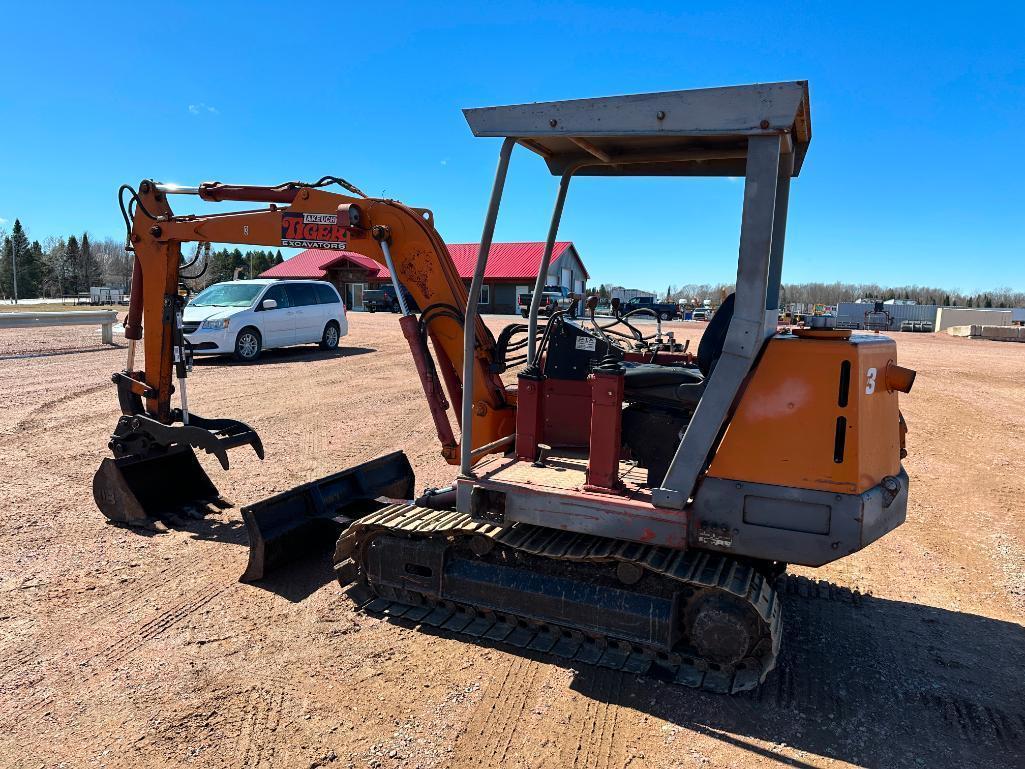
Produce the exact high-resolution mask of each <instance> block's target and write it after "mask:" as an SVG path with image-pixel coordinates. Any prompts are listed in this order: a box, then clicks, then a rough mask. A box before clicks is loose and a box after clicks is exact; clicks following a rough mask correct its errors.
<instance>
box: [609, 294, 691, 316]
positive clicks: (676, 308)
mask: <svg viewBox="0 0 1025 769" xmlns="http://www.w3.org/2000/svg"><path fill="white" fill-rule="evenodd" d="M641 307H644V308H646V309H648V310H652V311H653V312H655V313H657V314H658V317H659V319H660V320H676V319H677V318H679V317H680V305H678V304H676V303H675V302H656V301H655V297H653V296H635V297H634V298H633V299H631V300H629V301H628V302H627V303H626V304H624V305H623V306H622V307H621V308H620V313H622V314H625V313H628V312H631V311H632V310H637V309H640V308H641Z"/></svg>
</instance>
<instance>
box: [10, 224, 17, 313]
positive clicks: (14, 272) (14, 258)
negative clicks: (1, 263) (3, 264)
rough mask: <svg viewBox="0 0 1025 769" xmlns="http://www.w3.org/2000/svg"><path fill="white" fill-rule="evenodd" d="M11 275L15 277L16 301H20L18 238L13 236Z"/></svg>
mask: <svg viewBox="0 0 1025 769" xmlns="http://www.w3.org/2000/svg"><path fill="white" fill-rule="evenodd" d="M11 275H12V276H13V277H14V303H15V304H17V303H18V239H17V238H15V237H14V236H13V233H12V236H11Z"/></svg>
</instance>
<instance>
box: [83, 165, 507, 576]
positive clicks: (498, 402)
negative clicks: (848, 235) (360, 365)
mask: <svg viewBox="0 0 1025 769" xmlns="http://www.w3.org/2000/svg"><path fill="white" fill-rule="evenodd" d="M331 183H338V184H341V185H342V186H343V187H345V188H346V190H347V191H349V192H351V193H352V194H351V195H349V194H339V193H337V192H332V191H328V190H325V189H323V186H325V185H326V184H331ZM124 192H127V193H128V194H129V197H130V200H129V203H128V205H127V206H125V205H122V210H123V211H124V213H125V218H126V225H127V227H128V230H129V231H128V244H127V246H128V248H129V250H131V251H134V253H135V264H134V270H133V286H132V293H131V300H130V305H129V313H128V319H127V321H126V323H125V336H126V337H127V339H128V342H129V351H128V362H127V365H126V367H125V369H124V370H123V371H120V372H117V373H115V374H114V375H113V377H112V379H113V381H114V382H115V384H116V385H117V389H118V400H119V404H120V406H121V411H122V416H121V418H120V419H119V421H118V424H117V427H116V428H115V431H114V433H113V435H112V437H111V441H110V444H109V445H110V448H111V451H112V453H113V455H114V456H113V458H109V459H105V460H104V461H103V462H102V464H101V467H100V470H99V471H98V472H97V473H96V476H95V478H94V481H93V493H94V498H95V500H96V503H97V506H98V507H99V508H100V510H101V511H102V512H103V513H104V515H106V516H107V518H109V519H110V520H111V521H114V522H118V523H129V524H140V525H152V524H153V521H154V519H156V518H161V517H166V516H167V515H168V514H170V515H172V516H174V515H177V514H180V513H181V512H183V511H184V512H186V513H194V512H195V511H196V510H198V509H202V508H203V507H204V506H205V505H207V504H213V505H215V506H223V505H224V504H226V503H225V502H224V500H222V499H221V498H220V495H219V494H218V492H217V489H216V487H215V486H214V484H213V483H212V482H211V481H210V479H209V478H208V477H207V475H206V473H205V472H204V471H203V468H202V466H201V465H200V463H199V462H198V460H197V458H196V456H195V449H202V450H203V451H205V452H207V453H210V454H213V455H214V456H216V457H217V459H218V460H219V462H220V464H221V465H222V467H223V468H224V469H227V468H228V454H227V452H228V450H230V449H232V448H237V447H240V446H246V445H249V446H252V448H253V449H254V450H255V451H256V453H257V455H258V456H259V457H260V458H261V459H262V458H263V447H262V443H261V441H260V438H259V436H258V435H257V433H256V431H255V430H253V429H252V428H250V427H249V426H248V425H246V424H244V423H242V422H237V421H235V420H230V419H205V418H203V417H199V416H198V415H196V414H192V413H190V411H189V408H188V399H187V391H186V378H187V374H188V369H189V351H188V349H187V345H186V344H185V342H184V339H183V335H182V319H181V314H182V309H183V307H184V305H185V299H184V291H183V290H182V286H181V282H182V279H183V272H182V269H183V265H182V257H181V246H182V244H183V243H187V242H196V243H206V244H209V243H237V244H245V245H247V246H256V245H260V246H278V247H291V248H320V249H325V250H331V251H339V252H344V251H350V250H351V251H357V252H358V253H360V254H362V255H364V256H368V257H370V258H372V259H374V260H376V261H378V262H379V263H381V264H382V265H383V266H385V267H387V268H388V270H389V272H390V273H391V275H392V280H393V281H394V282H395V284H396V289H397V293H398V294H399V295H400V296H401V295H402V291H401V290H399V289H401V288H404V289H405V291H407V292H408V293H409V295H410V296H412V298H413V299H414V300H415V301H416V303H417V305H418V306H419V307H421V308H423V310H422V312H421V315H420V317H419V318H417V317H415V316H413V315H412V314H410V313H408V312H406V313H404V315H403V317H402V318H401V319H400V326H401V328H402V331H403V335H404V336H405V338H406V340H407V342H408V343H409V346H410V351H411V353H412V356H413V360H414V363H415V368H416V371H417V373H418V376H419V377H420V381H421V384H422V386H423V390H424V393H425V395H426V397H427V400H428V403H429V405H430V411H431V414H432V417H433V419H434V423H435V427H436V429H437V432H438V437H439V441H440V443H441V448H442V454H443V456H444V457H445V459H446V460H447V461H448V462H450V463H453V464H455V463H458V462H459V461H460V446H459V445H458V443H457V441H456V438H455V435H454V431H453V429H452V425H451V422H450V420H449V414H448V411H449V408H450V406H449V404H450V403H459V402H461V400H462V397H463V382H462V371H463V362H464V359H463V315H464V309H465V306H466V298H467V293H466V289H465V287H464V285H463V282H462V279H461V278H460V276H459V273H458V271H457V269H456V266H455V264H454V263H453V262H452V259H451V257H450V256H449V253H448V249H447V247H446V246H445V243H444V241H443V240H442V239H441V236H440V235H439V234H438V232H437V230H436V229H435V228H434V217H433V214H432V213H431V212H430V211H429V210H427V209H415V208H410V207H408V206H405V205H403V204H402V203H399V202H397V201H394V200H385V199H377V198H369V197H366V196H364V195H363V194H362V193H361V192H360V191H359V190H358V189H357V188H355V187H353V186H352V185H350V184H348V183H347V182H345V181H344V180H340V179H336V178H334V177H324V179H321V180H320V181H318V182H316V183H314V184H304V183H301V182H287V183H285V184H280V185H277V186H273V187H267V186H251V185H230V184H222V183H219V182H206V183H203V184H201V185H199V186H198V187H179V186H176V185H164V184H160V183H157V182H153V181H151V180H144V181H143V182H142V183H141V184H140V185H139V189H138V191H137V192H136V191H135V190H132V189H131V188H129V187H127V186H125V187H123V188H122V193H124ZM170 195H196V196H198V197H199V198H201V199H203V200H206V201H210V202H224V201H244V202H250V203H266V204H268V206H267V207H266V208H261V209H257V210H247V211H239V212H232V213H221V214H211V215H205V216H204V215H193V214H189V215H184V216H179V215H175V214H174V213H173V212H172V210H171V207H170V205H169V200H168V198H169V196H170ZM185 266H186V267H187V266H188V265H185ZM474 325H475V329H474V334H475V338H476V345H475V349H474V360H473V367H472V370H473V376H472V381H471V382H470V383H469V385H468V386H469V387H470V388H471V391H472V393H473V400H474V404H475V408H474V411H473V421H474V431H473V435H474V441H473V447H472V449H473V450H472V452H471V453H472V457H473V461H476V460H477V459H479V458H480V457H482V456H484V455H485V454H486V453H488V452H489V451H496V450H500V449H501V448H502V447H504V446H507V445H509V444H511V443H512V440H513V437H512V436H513V433H514V426H515V405H514V404H513V403H511V402H510V398H509V397H507V395H506V392H505V389H504V387H503V385H502V382H501V379H500V378H499V370H500V368H501V367H500V366H496V343H495V339H494V337H493V336H492V334H491V332H490V331H489V330H488V328H487V327H486V326H485V325H484V323H483V322H482V321H481V320H480V319H479V318H478V319H475V322H474ZM143 329H145V330H146V333H145V334H143ZM140 339H141V340H142V343H143V353H144V365H143V366H142V368H137V367H136V363H135V361H136V344H137V342H138V340H140ZM428 340H430V342H431V346H430V347H429V346H428ZM431 347H433V353H432V350H431ZM176 383H177V385H176ZM176 392H177V393H178V395H179V398H180V407H177V408H176V407H175V406H174V404H173V396H174V394H175V393H176ZM459 418H460V414H459V413H458V412H457V413H456V420H457V423H458V422H459ZM385 464H386V465H387V467H386V468H385V470H384V471H383V472H382V470H381V467H380V462H378V464H376V465H374V467H373V468H371V467H367V468H364V470H363V471H362V472H361V471H360V469H359V468H354V469H353V470H352V471H349V472H348V474H347V475H346V477H347V478H349V479H350V480H351V479H352V478H356V481H355V482H353V483H350V486H352V489H350V492H351V493H355V491H353V489H357V488H358V490H359V494H360V495H362V496H360V497H358V498H360V499H373V498H374V497H377V496H381V495H383V494H384V493H385V492H386V491H389V490H390V491H394V490H395V489H396V488H405V487H406V486H409V487H410V488H411V483H412V476H411V472H412V471H411V470H409V468H408V462H406V461H405V458H404V457H402V458H401V460H400V459H398V458H395V459H393V460H391V462H390V463H385ZM407 474H409V480H408V482H404V481H403V480H402V479H403V478H405V477H406V475H407ZM370 477H374V478H377V479H379V481H380V482H378V483H376V484H374V483H369V482H368V481H367V478H370ZM351 493H350V496H351ZM332 499H333V502H332V504H331V505H330V506H329V507H323V506H321V508H318V509H317V510H315V511H314V512H313V513H312V514H311V513H310V512H309V510H306V511H305V512H304V513H303V514H302V515H294V516H292V519H291V520H289V519H288V517H287V516H286V517H285V519H282V509H283V508H282V506H281V505H280V504H279V505H274V506H268V505H262V506H261V505H255V506H252V508H251V509H249V510H248V512H247V515H246V518H247V521H246V522H247V525H248V526H249V529H250V533H251V540H252V541H253V542H254V543H261V544H260V547H261V548H262V547H263V544H262V543H266V542H267V541H268V540H272V539H273V538H274V537H275V536H281V537H283V538H285V539H288V540H289V541H300V540H303V537H301V536H296V535H295V532H291V531H287V532H286V530H287V529H289V528H290V526H289V524H294V525H295V527H298V528H302V527H304V526H307V527H308V526H310V525H313V524H311V523H310V522H311V521H313V520H315V519H316V520H323V519H334V518H336V517H337V516H338V514H339V510H340V509H342V508H344V507H345V506H346V505H348V504H349V503H350V502H352V501H353V500H352V499H350V498H345V499H342V498H341V497H339V496H338V495H337V494H336V495H335V497H333V498H332ZM271 509H273V517H274V521H273V524H268V527H266V530H264V531H262V532H261V517H260V516H261V514H267V515H271V513H267V512H266V511H268V510H271ZM270 530H274V531H275V532H277V535H272V534H269V533H268V532H269V531H270ZM332 541H333V538H332ZM280 549H281V548H277V550H280ZM267 560H269V561H270V560H273V561H280V560H284V559H283V558H282V557H280V555H276V556H275V557H274V558H272V559H267ZM255 561H256V562H258V563H261V564H262V563H263V561H264V559H263V558H261V557H257V558H256V559H255ZM257 572H261V573H262V567H253V566H251V568H250V569H249V570H248V571H247V574H248V575H249V576H250V577H253V575H254V574H256V573H257Z"/></svg>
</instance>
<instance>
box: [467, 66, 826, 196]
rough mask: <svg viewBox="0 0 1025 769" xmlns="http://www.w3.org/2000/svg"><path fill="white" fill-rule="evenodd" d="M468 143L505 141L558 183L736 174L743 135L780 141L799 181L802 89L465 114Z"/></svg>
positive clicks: (638, 97) (804, 110)
mask: <svg viewBox="0 0 1025 769" xmlns="http://www.w3.org/2000/svg"><path fill="white" fill-rule="evenodd" d="M463 114H464V115H465V116H466V122H467V123H469V124H470V130H471V131H473V134H474V136H500V137H512V138H515V139H516V140H517V142H518V143H519V144H521V145H522V146H524V147H526V148H527V149H529V150H531V151H533V152H536V153H537V154H538V155H540V156H541V157H543V158H544V160H545V162H546V163H547V164H548V168H549V170H550V171H551V172H552V173H553V174H555V175H557V176H561V175H562V174H564V173H566V172H569V171H572V172H573V173H574V174H575V175H581V176H744V171H745V168H746V164H747V139H748V137H749V136H759V135H765V134H774V133H775V134H783V135H785V136H787V137H789V142H784V143H783V151H784V152H789V151H792V152H793V153H794V171H793V175H794V176H797V175H798V174H799V173H800V170H801V165H802V163H803V161H804V156H805V153H806V152H807V151H808V144H809V143H810V141H811V113H810V110H809V105H808V81H806V80H796V81H790V82H783V83H759V84H755V85H741V86H729V87H725V88H700V89H696V90H688V91H666V92H664V93H646V94H634V95H630V96H609V97H604V98H597V99H572V100H569V101H550V102H537V103H534V104H516V105H510V106H505V107H480V108H476V109H465V110H463Z"/></svg>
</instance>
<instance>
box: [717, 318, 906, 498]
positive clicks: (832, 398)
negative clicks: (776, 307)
mask: <svg viewBox="0 0 1025 769" xmlns="http://www.w3.org/2000/svg"><path fill="white" fill-rule="evenodd" d="M896 360H897V349H896V344H895V343H894V341H893V340H892V339H890V338H888V337H885V336H875V335H873V336H868V335H853V336H851V337H850V338H849V339H800V338H797V337H796V336H791V335H780V336H777V337H775V338H773V339H772V340H770V341H769V343H768V345H767V346H766V350H765V353H764V354H763V356H762V358H761V360H760V361H759V362H758V364H757V368H756V369H755V372H754V374H753V375H752V377H751V379H750V381H749V382H748V384H747V387H746V388H745V389H744V391H743V394H742V395H741V397H740V402H739V405H738V406H737V409H736V412H735V413H734V415H733V418H732V420H731V421H730V424H729V426H728V427H727V429H726V432H725V434H724V436H723V439H722V442H721V443H720V445H719V448H718V451H717V452H716V454H715V457H714V458H713V459H712V463H711V465H710V467H709V470H708V477H709V478H721V479H729V480H733V481H741V482H750V483H762V484H771V485H775V486H786V487H791V488H797V489H814V490H818V491H833V492H838V493H843V494H855V495H858V494H862V493H863V492H865V491H867V490H868V489H871V488H872V487H874V486H876V485H878V484H879V483H880V482H881V481H882V479H883V478H885V477H887V476H894V475H897V474H898V473H899V472H900V425H899V416H898V409H897V393H896V392H895V391H890V390H888V389H887V385H886V367H887V366H888V365H889V364H890V363H896Z"/></svg>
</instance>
